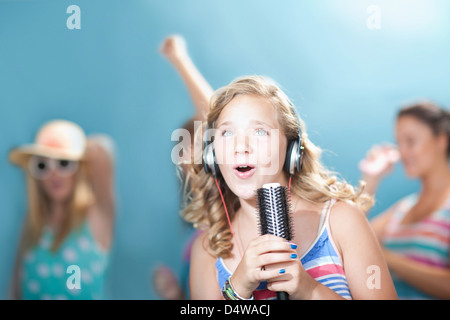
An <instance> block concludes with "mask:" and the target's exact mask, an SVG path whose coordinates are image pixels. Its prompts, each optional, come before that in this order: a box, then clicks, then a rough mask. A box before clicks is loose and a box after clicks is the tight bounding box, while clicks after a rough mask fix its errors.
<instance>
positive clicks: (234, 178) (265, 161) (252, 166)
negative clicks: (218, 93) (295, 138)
mask: <svg viewBox="0 0 450 320" xmlns="http://www.w3.org/2000/svg"><path fill="white" fill-rule="evenodd" d="M277 118H278V117H277V112H276V111H275V109H274V107H273V106H272V105H271V104H270V103H269V102H268V101H266V100H265V99H264V98H261V97H257V96H251V95H239V96H237V97H235V98H234V99H233V100H232V101H231V102H230V103H229V104H228V105H227V106H226V107H225V108H224V109H223V110H222V112H221V113H220V116H219V118H218V119H217V122H216V124H217V125H216V128H217V131H216V132H215V140H214V149H215V154H216V159H217V162H218V165H219V168H220V172H221V173H222V176H223V178H224V179H225V182H226V183H227V185H228V187H229V188H230V189H231V191H232V192H233V193H234V194H235V195H236V196H238V197H239V198H240V199H245V200H247V199H254V198H255V191H256V190H257V189H258V188H261V187H262V186H263V184H265V183H274V182H278V183H280V184H281V185H287V181H286V180H287V179H286V176H285V174H284V173H283V170H282V167H283V163H284V159H285V156H286V148H287V138H286V136H285V134H284V131H283V130H282V129H281V128H280V125H279V123H278V119H277Z"/></svg>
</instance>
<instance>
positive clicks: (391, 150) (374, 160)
mask: <svg viewBox="0 0 450 320" xmlns="http://www.w3.org/2000/svg"><path fill="white" fill-rule="evenodd" d="M399 160H400V153H399V152H398V150H397V148H396V147H395V146H392V145H382V146H374V147H372V148H371V149H370V150H369V152H368V153H367V156H366V158H365V159H363V160H361V162H360V163H359V169H360V170H361V172H362V174H363V175H364V176H365V177H366V178H367V179H368V180H371V179H372V180H373V179H375V180H377V181H379V180H381V179H382V178H383V177H384V176H386V175H387V174H389V173H390V172H391V171H392V168H393V167H394V164H395V163H396V162H397V161H399Z"/></svg>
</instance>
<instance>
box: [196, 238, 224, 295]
mask: <svg viewBox="0 0 450 320" xmlns="http://www.w3.org/2000/svg"><path fill="white" fill-rule="evenodd" d="M206 248H207V239H206V233H203V234H201V235H200V236H198V237H197V239H195V241H194V243H193V245H192V251H191V268H190V273H189V286H190V293H191V299H192V300H221V299H223V297H222V294H221V291H220V290H221V289H220V288H219V284H218V282H217V272H216V269H215V260H216V258H215V257H213V256H212V255H211V254H210V253H209V252H208V251H207V249H206Z"/></svg>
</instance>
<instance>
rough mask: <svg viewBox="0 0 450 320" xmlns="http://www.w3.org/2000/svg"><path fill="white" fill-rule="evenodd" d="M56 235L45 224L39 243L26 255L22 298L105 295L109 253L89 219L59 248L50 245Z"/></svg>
mask: <svg viewBox="0 0 450 320" xmlns="http://www.w3.org/2000/svg"><path fill="white" fill-rule="evenodd" d="M53 237H54V235H53V232H52V231H51V230H50V229H49V228H45V229H44V230H43V232H42V236H41V239H40V241H39V243H38V244H37V245H36V246H35V247H34V248H32V249H31V250H29V251H28V252H26V253H25V255H24V256H23V259H22V265H21V280H20V287H21V293H22V299H27V300H49V299H50V300H92V299H95V300H97V299H105V288H104V283H105V275H106V271H107V266H108V261H109V253H108V252H107V251H105V250H104V249H103V248H101V247H100V246H99V244H98V243H97V241H96V240H95V238H94V236H93V233H92V230H91V227H90V225H89V223H88V222H87V221H85V222H84V223H83V224H82V225H81V227H80V228H78V229H75V230H73V231H72V232H71V233H70V234H69V235H68V236H67V237H66V239H65V240H64V241H63V242H62V243H61V246H60V247H59V248H58V250H57V251H56V252H52V251H51V249H50V248H51V244H52V243H53Z"/></svg>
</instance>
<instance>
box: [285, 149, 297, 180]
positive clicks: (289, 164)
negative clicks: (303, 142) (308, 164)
mask: <svg viewBox="0 0 450 320" xmlns="http://www.w3.org/2000/svg"><path fill="white" fill-rule="evenodd" d="M296 143H297V141H295V140H291V141H290V142H289V145H288V147H287V150H286V158H285V160H284V165H283V170H284V171H285V172H287V173H288V174H290V175H292V174H294V167H295V162H293V161H292V160H293V159H292V156H293V154H292V153H293V152H294V149H295V145H296ZM294 161H295V160H294Z"/></svg>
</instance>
